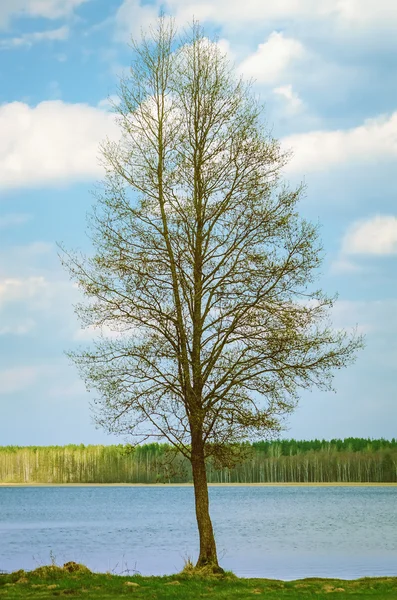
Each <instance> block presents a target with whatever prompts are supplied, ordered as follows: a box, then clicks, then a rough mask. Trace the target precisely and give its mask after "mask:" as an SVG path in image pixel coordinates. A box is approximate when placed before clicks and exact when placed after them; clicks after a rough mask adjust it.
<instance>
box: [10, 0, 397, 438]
mask: <svg viewBox="0 0 397 600" xmlns="http://www.w3.org/2000/svg"><path fill="white" fill-rule="evenodd" d="M160 8H162V9H163V10H164V11H165V13H166V14H172V15H173V16H174V17H175V19H176V21H177V23H178V24H180V25H182V26H183V25H185V24H186V23H187V21H189V20H190V19H191V18H192V17H193V15H194V16H195V17H196V18H198V19H199V20H200V21H201V23H202V24H203V25H204V26H205V28H206V31H207V32H208V34H209V35H213V34H216V35H217V36H218V38H219V43H220V44H221V46H222V48H223V49H224V50H225V51H226V52H227V53H228V54H229V56H230V58H231V59H232V60H233V61H234V62H235V64H236V69H237V71H239V72H242V73H244V74H245V75H246V76H247V77H253V78H254V79H255V80H256V84H255V89H256V91H257V92H258V93H259V94H260V95H261V98H262V100H263V101H264V102H265V104H266V115H267V122H268V124H269V126H270V127H271V129H272V132H273V135H274V136H276V137H277V138H279V139H280V141H281V143H282V145H283V147H286V148H292V149H293V151H294V157H293V159H292V160H291V162H290V164H289V165H288V167H287V169H286V177H287V179H288V180H289V181H290V182H291V183H295V182H298V181H302V180H304V181H305V182H306V184H307V192H306V196H305V198H304V200H303V202H302V204H301V211H302V214H304V215H305V216H306V217H309V218H310V219H313V220H315V221H320V223H321V224H322V228H321V235H322V239H323V244H324V248H325V251H326V260H325V262H324V265H323V267H322V270H321V275H320V284H321V286H322V287H323V288H324V289H325V290H326V291H327V292H330V293H333V292H334V291H338V292H339V300H338V302H337V303H336V306H335V309H334V314H333V319H334V324H335V326H336V327H345V328H347V329H349V328H352V327H354V326H355V325H356V324H357V325H358V327H359V329H360V330H361V331H363V332H364V333H365V334H366V336H367V341H366V348H365V350H364V351H362V352H360V354H359V356H358V359H357V362H356V364H355V365H354V366H353V367H350V368H348V369H347V370H345V371H343V372H340V373H338V375H337V376H336V378H335V387H336V393H320V392H317V391H313V392H312V393H309V394H304V395H302V398H301V402H300V405H299V408H298V409H297V410H296V412H295V413H294V414H293V415H292V416H291V417H290V418H289V420H288V430H287V431H286V432H285V436H286V437H295V438H300V439H302V438H306V439H307V438H314V437H320V438H323V437H324V438H328V439H329V438H332V437H346V436H364V437H386V438H391V437H394V436H395V435H396V429H395V424H396V422H397V375H396V373H397V369H396V366H397V269H396V267H397V181H396V177H395V172H396V159H397V78H396V77H395V57H396V51H397V38H396V36H395V30H396V27H397V4H396V3H395V2H394V0H378V1H377V2H374V1H373V0H344V1H343V2H340V1H338V0H323V1H322V2H318V0H300V1H299V2H297V1H296V0H283V1H282V2H281V1H280V2H263V0H246V1H245V2H241V1H237V0H227V1H226V0H213V1H212V3H207V2H203V1H200V0H196V1H194V0H169V1H168V2H165V3H161V4H160V3H155V2H139V0H124V2H122V1H121V0H14V1H13V2H2V3H1V4H0V128H1V136H0V407H1V412H0V415H1V418H0V445H5V444H19V445H25V444H37V445H45V444H64V443H86V444H87V443H112V442H122V441H123V439H120V438H116V437H112V436H108V435H106V434H105V433H104V432H103V431H101V430H96V429H95V427H94V425H93V424H92V421H91V416H90V410H89V402H90V400H91V396H90V394H89V393H87V392H86V391H85V388H84V385H83V384H82V383H81V382H80V381H79V378H78V375H77V372H76V371H75V369H74V367H73V366H72V365H70V364H69V362H68V360H67V358H66V357H65V356H64V354H63V352H64V350H67V349H71V348H73V347H75V346H76V345H77V344H79V343H84V344H86V343H88V340H89V337H88V336H87V333H86V332H84V331H81V330H80V328H79V324H78V322H77V320H76V318H75V316H74V313H73V307H72V305H73V302H75V301H77V291H76V289H75V288H74V287H73V285H72V284H71V282H70V281H69V279H68V276H67V274H66V273H65V272H64V271H63V270H62V268H61V266H60V263H59V260H58V257H57V247H56V242H57V241H58V242H59V241H62V242H64V243H65V245H66V246H67V247H80V248H83V249H87V248H89V246H88V241H87V238H86V236H85V213H86V211H87V210H89V208H90V206H91V204H92V196H91V195H90V190H92V189H93V187H94V184H95V181H97V180H99V179H101V175H102V174H101V169H100V167H99V166H98V161H97V156H98V145H99V143H100V141H101V140H102V139H104V138H105V137H106V136H107V135H108V136H110V137H112V136H115V135H117V130H116V127H115V125H114V122H113V119H112V115H111V113H110V112H109V110H108V105H107V98H108V96H112V95H114V94H116V91H117V90H116V88H117V82H118V77H119V76H120V75H121V74H122V73H123V70H124V69H126V68H128V65H129V61H130V49H129V48H128V42H129V39H130V36H131V35H134V36H137V35H139V32H140V28H141V27H143V28H145V27H147V26H148V25H149V24H150V22H151V21H152V20H153V19H154V18H155V17H156V15H157V14H158V11H159V9H160Z"/></svg>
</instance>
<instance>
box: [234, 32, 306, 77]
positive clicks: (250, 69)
mask: <svg viewBox="0 0 397 600" xmlns="http://www.w3.org/2000/svg"><path fill="white" fill-rule="evenodd" d="M304 56H305V50H304V48H303V46H302V44H301V43H300V42H299V41H298V40H295V39H293V38H288V37H285V36H284V35H283V34H282V33H279V32H277V31H273V33H271V34H270V36H269V38H268V40H267V41H266V42H264V43H263V44H259V46H258V49H257V50H256V52H254V54H251V56H249V57H248V58H246V59H245V60H244V61H243V62H242V63H241V64H240V65H239V71H241V73H242V74H243V75H244V76H246V77H253V78H254V79H256V80H257V81H258V82H259V83H274V82H276V81H278V80H279V79H280V78H281V77H282V76H283V75H284V73H285V72H286V71H287V69H288V68H289V67H290V66H291V65H292V64H293V63H294V62H296V61H297V60H300V59H302V58H303V57H304Z"/></svg>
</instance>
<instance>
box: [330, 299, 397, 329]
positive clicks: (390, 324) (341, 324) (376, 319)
mask: <svg viewBox="0 0 397 600" xmlns="http://www.w3.org/2000/svg"><path fill="white" fill-rule="evenodd" d="M396 312H397V300H395V299H391V300H338V301H337V302H335V304H334V307H333V309H332V322H333V325H334V326H335V327H338V328H343V329H350V328H353V327H355V326H356V325H357V326H358V329H359V331H360V332H362V333H369V332H371V333H380V334H382V335H385V334H386V333H393V332H397V320H396V318H395V315H396Z"/></svg>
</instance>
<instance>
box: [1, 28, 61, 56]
mask: <svg viewBox="0 0 397 600" xmlns="http://www.w3.org/2000/svg"><path fill="white" fill-rule="evenodd" d="M69 32H70V31H69V27H68V26H67V25H63V26H62V27H58V29H49V30H47V31H36V32H34V33H24V34H23V35H21V36H19V37H13V38H9V39H5V40H1V41H0V48H2V49H3V50H11V49H15V48H31V47H32V46H33V45H34V44H37V43H40V42H53V41H57V42H59V41H64V40H66V39H67V38H68V37H69Z"/></svg>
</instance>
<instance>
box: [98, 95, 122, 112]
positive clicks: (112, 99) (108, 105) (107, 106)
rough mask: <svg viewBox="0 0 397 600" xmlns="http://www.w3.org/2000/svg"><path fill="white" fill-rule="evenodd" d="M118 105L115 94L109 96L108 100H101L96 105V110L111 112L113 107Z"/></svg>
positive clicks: (118, 101)
mask: <svg viewBox="0 0 397 600" xmlns="http://www.w3.org/2000/svg"><path fill="white" fill-rule="evenodd" d="M119 104H120V97H119V96H117V95H116V94H111V95H110V96H108V98H103V99H102V100H100V101H99V102H98V104H97V107H98V108H101V109H104V110H111V109H112V108H113V106H118V105H119Z"/></svg>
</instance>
